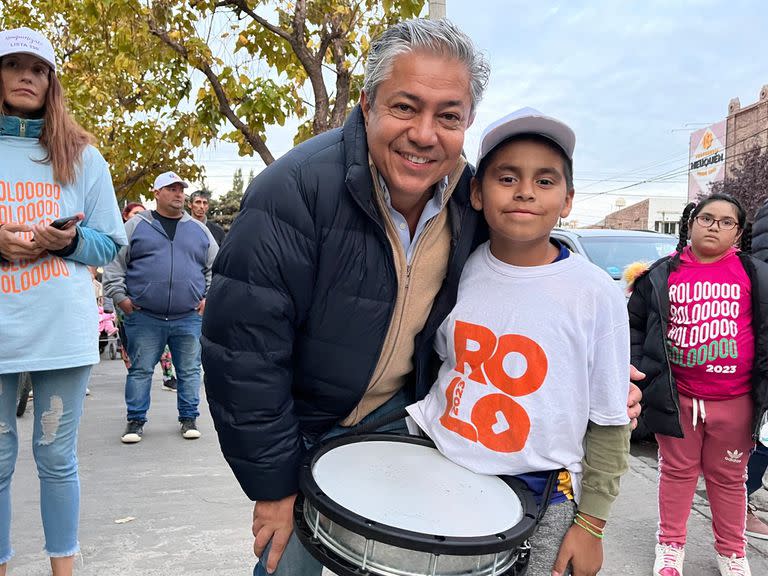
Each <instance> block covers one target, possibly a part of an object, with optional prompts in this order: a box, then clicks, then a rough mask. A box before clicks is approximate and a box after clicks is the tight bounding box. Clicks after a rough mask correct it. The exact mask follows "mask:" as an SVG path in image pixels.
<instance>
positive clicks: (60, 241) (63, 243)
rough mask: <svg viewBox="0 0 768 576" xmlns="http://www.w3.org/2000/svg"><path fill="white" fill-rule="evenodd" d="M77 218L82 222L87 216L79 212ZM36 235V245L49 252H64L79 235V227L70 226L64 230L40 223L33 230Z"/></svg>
mask: <svg viewBox="0 0 768 576" xmlns="http://www.w3.org/2000/svg"><path fill="white" fill-rule="evenodd" d="M76 216H79V217H80V220H81V221H82V220H83V219H84V218H85V214H83V213H82V212H78V213H77V214H76ZM32 231H33V232H34V233H35V243H36V244H38V245H39V246H41V247H42V248H43V249H45V250H48V251H55V250H63V249H64V248H66V247H67V246H69V245H70V244H71V243H72V241H73V240H74V239H75V236H76V235H77V226H75V225H74V224H70V225H69V226H68V227H67V228H65V229H64V230H59V229H58V228H54V227H53V226H51V225H50V224H43V223H38V224H35V227H34V228H33V229H32Z"/></svg>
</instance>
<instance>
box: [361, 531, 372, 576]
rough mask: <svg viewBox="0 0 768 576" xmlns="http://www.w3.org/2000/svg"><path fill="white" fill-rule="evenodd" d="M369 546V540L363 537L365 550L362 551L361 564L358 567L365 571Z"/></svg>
mask: <svg viewBox="0 0 768 576" xmlns="http://www.w3.org/2000/svg"><path fill="white" fill-rule="evenodd" d="M370 548H371V541H370V540H369V539H368V538H366V539H365V550H364V551H363V565H362V566H361V567H360V569H361V570H362V571H363V572H366V571H367V570H368V554H369V553H370Z"/></svg>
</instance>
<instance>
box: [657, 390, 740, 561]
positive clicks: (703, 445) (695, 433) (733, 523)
mask: <svg viewBox="0 0 768 576" xmlns="http://www.w3.org/2000/svg"><path fill="white" fill-rule="evenodd" d="M694 402H696V404H697V406H696V412H697V413H698V414H697V416H696V428H695V429H694V426H693V419H694ZM701 404H702V401H700V400H695V401H694V400H693V399H691V398H689V397H687V396H683V395H682V394H681V395H680V423H681V425H682V428H683V434H684V435H685V437H684V438H673V437H671V436H662V435H661V434H657V435H656V440H657V442H658V443H659V533H658V538H659V543H661V544H675V545H677V546H683V545H684V544H685V536H686V524H687V522H688V515H689V514H690V512H691V505H692V504H693V494H694V492H695V491H696V483H697V482H698V479H699V474H702V473H703V474H704V481H705V482H706V486H707V497H708V498H709V505H710V508H711V510H712V531H713V532H714V534H715V549H716V550H717V552H718V554H722V555H723V556H731V555H733V554H735V555H736V556H737V557H743V556H744V555H745V554H746V547H747V540H746V536H745V534H744V531H745V530H746V510H747V491H746V487H745V485H744V482H745V481H746V478H747V461H748V460H749V453H750V451H751V450H752V448H753V446H754V444H753V442H752V397H751V395H750V394H745V395H744V396H740V397H738V398H734V399H731V400H704V401H703V405H704V410H703V412H702V410H701Z"/></svg>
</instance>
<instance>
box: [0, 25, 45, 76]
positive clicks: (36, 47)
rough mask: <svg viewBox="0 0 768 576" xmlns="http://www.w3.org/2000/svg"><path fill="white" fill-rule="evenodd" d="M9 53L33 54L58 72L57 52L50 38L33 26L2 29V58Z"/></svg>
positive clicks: (0, 38) (0, 32)
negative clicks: (33, 28) (32, 27)
mask: <svg viewBox="0 0 768 576" xmlns="http://www.w3.org/2000/svg"><path fill="white" fill-rule="evenodd" d="M9 54H31V55H32V56H37V57H38V58H40V59H41V60H43V61H45V62H46V63H47V64H48V65H49V66H50V67H51V68H53V71H54V72H56V53H55V52H54V51H53V45H52V44H51V42H50V40H48V38H46V37H45V36H43V35H42V34H40V32H38V31H36V30H32V29H31V28H14V29H13V30H0V58H2V57H3V56H8V55H9Z"/></svg>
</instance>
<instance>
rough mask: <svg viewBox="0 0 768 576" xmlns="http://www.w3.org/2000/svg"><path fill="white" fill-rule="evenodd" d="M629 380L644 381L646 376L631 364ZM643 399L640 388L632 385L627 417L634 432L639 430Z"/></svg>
mask: <svg viewBox="0 0 768 576" xmlns="http://www.w3.org/2000/svg"><path fill="white" fill-rule="evenodd" d="M629 379H630V380H632V381H635V380H644V379H645V374H644V373H643V372H640V370H638V369H637V368H635V367H634V366H632V364H630V365H629ZM642 399H643V393H642V391H641V390H640V388H638V387H637V386H636V385H635V384H632V383H630V384H629V397H628V398H627V416H629V419H630V422H631V424H632V430H634V429H635V428H637V418H638V416H640V411H641V410H642V408H641V406H640V400H642Z"/></svg>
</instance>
